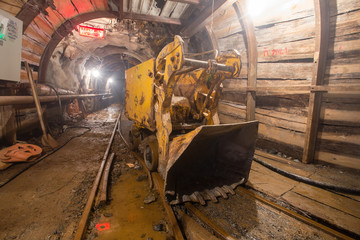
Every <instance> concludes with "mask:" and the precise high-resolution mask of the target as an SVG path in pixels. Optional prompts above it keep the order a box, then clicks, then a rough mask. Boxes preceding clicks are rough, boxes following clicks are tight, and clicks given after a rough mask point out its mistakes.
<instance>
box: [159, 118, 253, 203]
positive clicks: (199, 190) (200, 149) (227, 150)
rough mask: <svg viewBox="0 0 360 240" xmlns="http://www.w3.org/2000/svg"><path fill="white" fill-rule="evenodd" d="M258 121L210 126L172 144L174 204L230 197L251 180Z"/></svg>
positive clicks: (169, 171)
mask: <svg viewBox="0 0 360 240" xmlns="http://www.w3.org/2000/svg"><path fill="white" fill-rule="evenodd" d="M257 132H258V121H251V122H245V123H237V124H222V125H207V126H201V127H198V128H196V129H195V130H194V131H191V132H189V133H187V134H185V135H182V136H180V137H176V138H174V139H173V141H172V142H171V144H170V151H169V161H168V164H167V167H166V173H165V189H164V190H165V196H166V199H167V200H168V202H169V203H170V204H178V203H182V202H187V201H193V202H199V203H201V204H205V203H206V201H207V200H211V201H213V202H216V201H217V197H223V198H227V197H228V195H227V194H229V193H230V194H235V193H234V189H235V188H236V187H237V186H238V185H239V184H242V183H244V182H246V181H247V179H248V176H249V172H250V168H251V162H252V159H253V155H254V149H255V141H256V138H257Z"/></svg>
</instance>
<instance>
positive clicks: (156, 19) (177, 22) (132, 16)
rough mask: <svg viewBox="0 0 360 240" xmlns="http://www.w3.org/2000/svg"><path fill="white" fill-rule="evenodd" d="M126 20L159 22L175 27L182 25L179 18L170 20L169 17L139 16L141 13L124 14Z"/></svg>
mask: <svg viewBox="0 0 360 240" xmlns="http://www.w3.org/2000/svg"><path fill="white" fill-rule="evenodd" d="M123 17H124V19H133V20H141V21H148V22H159V23H165V24H173V25H181V21H180V19H178V18H168V17H161V16H153V15H146V14H139V13H128V12H124V13H123Z"/></svg>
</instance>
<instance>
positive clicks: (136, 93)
mask: <svg viewBox="0 0 360 240" xmlns="http://www.w3.org/2000/svg"><path fill="white" fill-rule="evenodd" d="M154 62H155V60H154V59H150V60H148V61H146V62H143V63H141V64H139V65H136V66H134V67H132V68H130V69H128V70H126V79H125V102H126V104H125V114H126V116H127V117H128V118H129V119H131V120H133V121H135V122H137V123H140V124H141V125H143V126H144V127H146V128H148V129H150V130H155V119H154V107H153V106H154V103H153V101H154Z"/></svg>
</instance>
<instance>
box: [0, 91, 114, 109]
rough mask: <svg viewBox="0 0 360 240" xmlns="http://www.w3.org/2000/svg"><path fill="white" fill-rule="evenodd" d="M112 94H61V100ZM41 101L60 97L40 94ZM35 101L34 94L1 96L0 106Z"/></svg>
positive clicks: (55, 99)
mask: <svg viewBox="0 0 360 240" xmlns="http://www.w3.org/2000/svg"><path fill="white" fill-rule="evenodd" d="M109 95H111V94H109V93H106V94H76V95H59V98H60V100H62V101H64V100H71V99H74V98H88V97H103V96H109ZM39 100H40V102H54V101H58V97H57V96H56V95H54V96H39ZM32 103H34V98H33V96H0V106H5V105H18V104H32Z"/></svg>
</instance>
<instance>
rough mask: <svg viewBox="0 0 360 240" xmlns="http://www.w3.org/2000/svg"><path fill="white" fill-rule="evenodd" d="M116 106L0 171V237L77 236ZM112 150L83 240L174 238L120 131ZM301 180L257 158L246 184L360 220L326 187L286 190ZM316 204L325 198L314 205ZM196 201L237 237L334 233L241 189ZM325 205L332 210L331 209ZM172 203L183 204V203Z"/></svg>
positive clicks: (124, 122)
mask: <svg viewBox="0 0 360 240" xmlns="http://www.w3.org/2000/svg"><path fill="white" fill-rule="evenodd" d="M119 111H120V106H119V105H112V106H110V107H108V108H106V109H104V110H101V111H98V112H96V113H93V114H90V115H88V116H87V118H86V119H85V120H83V121H81V122H78V123H76V124H75V125H68V126H67V127H68V128H67V130H66V131H65V133H64V134H62V135H61V136H60V137H59V138H58V139H57V140H58V141H59V143H60V144H64V146H63V147H62V148H60V149H59V150H58V151H56V152H54V153H53V154H51V155H50V156H48V157H46V158H45V159H43V160H42V161H40V162H39V163H37V164H35V165H34V166H32V167H31V168H29V169H27V170H26V171H24V172H22V173H21V174H19V175H18V176H17V177H16V178H14V179H13V180H12V181H10V182H8V183H7V184H5V185H4V183H5V182H6V181H7V180H8V179H9V178H10V177H11V176H13V175H14V174H16V173H17V172H20V171H21V170H22V169H24V168H26V164H16V165H13V166H11V167H10V168H8V169H6V170H5V171H1V172H0V185H1V186H2V187H1V188H0V216H1V218H0V239H5V240H7V239H52V240H54V239H73V238H74V235H75V231H76V229H77V225H78V223H79V220H80V217H81V214H82V211H83V208H84V206H85V204H86V201H87V198H88V195H89V193H90V189H91V187H92V184H93V181H94V179H95V176H96V174H97V171H98V169H99V166H100V163H101V160H102V158H103V155H104V152H105V150H106V147H107V144H108V141H109V139H110V135H111V132H112V130H113V127H114V124H115V121H116V118H117V116H118V114H119ZM122 126H123V133H125V132H126V129H127V128H128V127H129V126H130V125H129V122H128V121H127V120H126V119H124V118H123V120H122ZM110 152H114V153H115V154H116V156H115V159H114V161H113V165H112V169H111V175H110V186H109V202H108V204H107V205H98V204H97V201H95V206H94V208H93V211H92V214H91V216H90V219H89V224H88V228H87V229H86V234H85V239H145V240H156V239H160V240H161V239H173V238H172V236H171V235H172V233H171V229H170V227H169V226H170V224H169V223H168V221H167V216H166V214H165V211H164V208H163V206H162V203H161V201H160V199H159V194H158V193H157V192H156V191H155V190H151V189H150V188H149V183H148V180H147V175H146V172H145V170H144V169H142V167H141V164H139V163H138V162H137V160H136V157H135V155H134V153H132V152H131V151H129V150H128V149H127V148H126V145H125V144H124V142H123V141H122V140H121V138H120V136H119V134H118V133H116V135H115V139H114V142H113V144H112V148H111V151H110ZM274 164H275V163H274ZM288 165H289V164H287V166H288ZM304 173H305V172H304ZM298 184H299V183H293V182H291V181H290V180H286V179H282V177H280V176H277V175H276V173H272V172H271V171H268V170H266V169H265V168H262V167H261V166H259V164H256V163H253V167H252V171H251V173H250V179H249V182H248V183H247V185H248V186H251V187H252V188H253V189H256V190H258V191H260V192H262V193H266V194H268V195H270V196H272V197H273V198H275V199H277V200H283V201H285V200H287V201H288V203H289V204H292V206H297V207H299V208H301V209H303V210H306V211H307V212H310V213H315V215H316V213H317V212H319V211H320V212H319V213H318V215H320V216H321V215H322V214H325V215H324V216H325V217H328V218H329V219H330V220H331V217H332V216H336V218H339V219H340V220H341V221H342V222H345V223H346V221H348V222H349V224H350V225H349V228H350V227H351V226H352V225H354V226H355V225H357V221H358V218H357V210H356V209H355V210H351V209H349V210H348V209H347V208H346V206H342V207H341V206H338V205H341V203H338V202H337V201H336V200H333V202H328V203H326V202H324V200H323V198H325V197H327V195H326V194H333V193H323V195H319V198H317V202H315V201H313V202H310V203H309V204H307V205H304V204H305V203H306V202H305V201H304V200H303V199H300V200H299V198H296V199H295V198H294V197H292V198H290V196H292V195H289V194H292V193H298V192H299V193H300V190H297V188H299V187H300V186H299V185H298ZM301 187H302V188H304V186H302V185H301ZM299 189H300V188H299ZM306 190H307V192H309V194H312V195H314V191H316V192H317V193H318V194H320V192H319V190H316V189H314V190H313V192H310V190H312V188H311V189H310V188H309V187H307V189H306ZM279 191H280V192H279ZM278 192H279V193H278ZM301 193H302V195H301V196H303V198H304V197H306V196H307V195H306V192H305V190H304V191H302V192H301ZM276 194H278V195H276ZM335 197H337V196H335ZM335 197H334V196H333V195H331V196H330V197H329V198H330V199H331V198H333V199H334V198H335ZM308 198H309V197H308ZM348 199H349V197H348ZM355 200H357V198H355V197H353V200H352V204H353V205H351V206H354V207H355V208H356V207H357V206H358V203H359V201H355ZM348 201H350V200H348ZM321 202H323V203H324V204H323V205H321V206H320V207H319V203H321ZM336 204H337V205H336ZM325 206H326V208H325ZM196 207H197V208H198V209H200V210H201V211H202V212H203V213H204V214H205V215H206V216H207V217H208V218H210V219H211V220H212V221H214V222H216V223H217V224H218V225H219V226H221V227H222V228H224V229H225V230H226V231H227V232H229V233H230V234H231V235H232V236H233V237H235V238H236V239H335V238H334V237H332V236H330V235H328V234H326V233H324V232H322V231H321V230H318V229H315V228H313V227H311V226H309V225H306V224H304V223H302V222H300V221H298V220H295V219H293V218H292V217H290V216H288V215H286V214H284V213H282V212H279V211H277V210H275V209H272V208H271V207H269V206H267V205H265V204H263V203H261V202H259V201H257V200H255V199H253V198H251V197H249V196H247V195H244V194H243V193H242V192H241V191H239V189H237V190H236V195H234V196H230V197H229V199H219V202H218V203H207V205H206V206H200V205H199V206H196ZM307 207H308V208H307ZM330 207H331V209H336V211H337V212H333V213H331V211H330V210H329V209H330ZM345 208H346V209H345ZM174 209H175V210H177V209H182V210H184V209H183V208H182V207H181V206H177V207H175V208H174ZM340 210H341V212H342V214H343V215H344V214H346V213H347V214H348V215H349V214H350V213H349V211H350V210H351V211H352V215H355V218H354V219H355V220H354V219H352V218H351V219H349V218H348V217H347V215H346V216H345V215H344V216H345V217H346V218H345V217H343V216H342V215H339V211H340ZM321 211H323V212H321ZM354 211H355V212H354ZM326 214H327V215H326ZM342 219H345V220H342ZM335 223H336V222H335ZM347 226H348V225H344V228H345V227H347ZM350 229H351V228H350Z"/></svg>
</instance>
